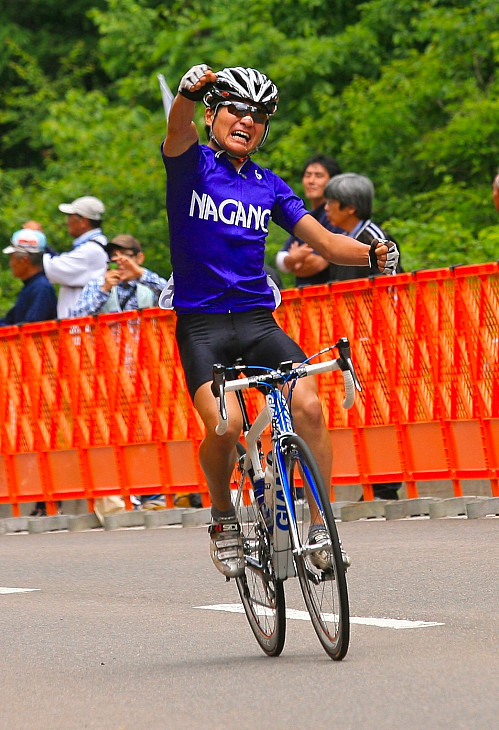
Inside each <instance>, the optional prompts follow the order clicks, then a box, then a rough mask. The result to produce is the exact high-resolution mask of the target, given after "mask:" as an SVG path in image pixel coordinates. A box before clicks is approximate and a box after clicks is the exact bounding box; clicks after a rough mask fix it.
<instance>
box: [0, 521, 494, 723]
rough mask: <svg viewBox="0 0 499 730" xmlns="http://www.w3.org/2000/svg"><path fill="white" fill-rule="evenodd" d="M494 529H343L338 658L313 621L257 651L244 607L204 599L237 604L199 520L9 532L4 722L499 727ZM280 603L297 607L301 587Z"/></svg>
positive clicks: (485, 524) (0, 548) (1, 592)
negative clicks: (275, 647)
mask: <svg viewBox="0 0 499 730" xmlns="http://www.w3.org/2000/svg"><path fill="white" fill-rule="evenodd" d="M498 528H499V520H498V519H495V518H487V519H479V520H465V519H452V518H450V519H442V520H429V519H413V520H400V521H390V522H385V521H384V520H380V521H378V520H371V521H362V522H349V523H345V524H340V525H339V529H340V534H341V536H342V538H343V542H344V543H345V545H346V546H347V549H348V552H349V553H350V554H351V556H352V558H353V565H352V567H351V568H350V570H349V573H348V578H349V590H350V600H351V613H352V616H353V617H355V619H354V623H353V625H352V638H351V645H350V650H349V653H348V655H347V657H346V659H345V660H344V661H343V662H332V661H331V660H330V659H329V658H328V657H327V656H326V654H325V653H324V652H323V650H322V648H321V646H320V644H319V642H318V640H317V639H316V637H315V634H314V632H313V629H312V626H311V624H310V623H309V622H308V621H305V620H296V619H290V620H289V621H288V632H287V639H286V646H285V647H284V652H283V654H282V655H281V657H279V658H268V657H266V656H265V655H264V654H263V653H262V652H261V650H260V649H259V647H258V646H257V644H256V642H255V640H254V639H253V636H252V634H251V632H250V629H249V626H248V625H247V622H246V618H245V617H244V615H242V614H238V613H232V612H228V611H225V610H210V609H206V608H200V607H201V606H208V607H214V606H220V605H224V604H230V605H233V604H237V603H238V602H239V601H238V595H237V589H236V587H235V585H234V584H233V583H232V582H231V583H225V582H224V579H223V578H222V576H220V575H219V574H218V573H217V571H216V570H215V569H214V568H213V566H212V565H211V561H210V558H209V553H208V536H207V533H206V529H205V528H203V529H201V528H190V529H188V528H178V527H173V528H162V529H155V530H152V529H151V530H145V529H127V530H119V531H114V532H104V531H101V530H93V531H89V532H81V533H67V532H59V533H49V534H40V535H28V534H19V535H4V536H2V537H0V632H1V643H2V651H1V661H0V728H1V730H4V729H9V730H10V728H13V729H15V730H25V729H26V730H28V729H29V730H35V729H36V730H39V729H43V730H58V729H59V728H60V729H61V730H73V729H75V730H76V729H80V728H103V729H106V730H107V729H112V730H125V729H126V730H128V729H130V730H131V729H132V728H133V729H135V728H140V730H163V729H168V730H170V729H172V730H176V729H177V728H182V729H188V730H190V728H193V729H194V728H195V729H196V730H197V729H198V728H217V729H218V728H229V727H233V728H238V730H246V729H248V730H250V728H251V730H255V729H256V730H267V728H269V729H270V728H273V729H276V730H281V729H282V730H284V729H286V730H287V729H288V728H293V729H295V728H297V729H301V728H306V729H307V730H309V729H310V730H311V729H312V728H313V729H314V730H322V729H324V730H329V728H334V729H335V730H347V729H349V730H350V729H352V730H357V728H369V729H371V728H374V729H375V730H378V729H379V730H385V729H390V730H391V729H395V728H396V729H397V730H398V729H399V728H400V729H401V728H403V729H404V730H419V729H424V730H436V729H440V728H445V729H448V728H449V729H450V728H452V730H461V729H463V730H470V729H475V728H477V729H480V730H488V729H490V730H492V728H494V730H495V728H497V727H498V717H499V699H498V698H499V685H498V677H499V658H498V650H497V646H498V639H499V631H498V609H499V600H498V597H499V595H498V594H499V589H498V580H497V575H498V571H497V565H498V552H499V551H498ZM13 588H17V589H19V588H25V589H36V590H30V591H27V592H6V589H13ZM286 597H287V604H288V607H290V608H294V609H297V610H299V611H303V610H304V604H303V601H302V598H301V595H300V594H299V586H298V583H297V581H295V580H292V581H288V583H287V585H286ZM369 617H374V618H384V619H391V620H393V619H405V620H407V621H411V622H427V623H430V624H436V625H427V626H422V627H418V624H416V623H414V624H413V623H411V624H408V625H409V626H410V628H394V627H392V625H393V626H398V625H400V624H395V623H394V622H393V621H391V622H390V621H389V622H388V625H387V626H378V625H372V622H371V623H370V622H365V621H364V622H361V621H360V619H367V618H369Z"/></svg>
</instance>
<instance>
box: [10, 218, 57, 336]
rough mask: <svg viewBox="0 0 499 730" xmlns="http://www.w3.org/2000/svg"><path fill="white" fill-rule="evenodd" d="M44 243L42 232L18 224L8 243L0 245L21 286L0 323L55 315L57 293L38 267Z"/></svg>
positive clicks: (47, 317)
mask: <svg viewBox="0 0 499 730" xmlns="http://www.w3.org/2000/svg"><path fill="white" fill-rule="evenodd" d="M46 247H47V239H46V238H45V234H44V233H42V232H41V231H35V230H30V229H27V228H22V229H21V230H19V231H16V232H15V233H14V234H13V235H12V238H11V239H10V246H7V248H4V249H3V252H4V253H5V254H8V255H9V256H10V259H9V264H10V268H11V271H12V274H13V276H15V277H16V278H17V279H21V280H22V282H23V288H22V289H21V291H20V292H19V294H18V295H17V300H16V303H15V304H14V306H13V307H12V308H11V309H9V311H8V312H7V314H6V315H5V317H2V318H0V327H8V326H9V325H13V324H21V323H23V322H41V321H43V320H47V319H56V317H57V296H56V293H55V289H54V287H53V286H52V284H51V283H50V282H49V281H48V279H47V277H46V276H45V274H44V273H43V268H42V257H43V255H44V253H43V252H44V251H45V249H46Z"/></svg>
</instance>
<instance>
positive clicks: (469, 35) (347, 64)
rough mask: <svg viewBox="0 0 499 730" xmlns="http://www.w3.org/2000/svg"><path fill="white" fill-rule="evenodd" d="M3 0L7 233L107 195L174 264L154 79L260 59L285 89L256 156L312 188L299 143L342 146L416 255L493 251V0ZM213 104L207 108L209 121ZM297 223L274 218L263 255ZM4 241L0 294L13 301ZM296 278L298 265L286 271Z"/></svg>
mask: <svg viewBox="0 0 499 730" xmlns="http://www.w3.org/2000/svg"><path fill="white" fill-rule="evenodd" d="M7 6H8V7H2V9H0V21H1V22H0V42H1V44H2V49H3V52H2V55H1V57H0V79H1V80H0V89H1V92H2V108H1V110H0V185H1V189H2V193H3V195H2V206H1V209H0V234H1V236H2V239H3V240H4V241H6V240H8V237H9V236H10V234H11V233H12V231H13V230H15V229H16V228H18V227H19V225H21V223H22V222H23V220H26V219H28V218H35V219H39V220H41V222H42V223H43V225H44V228H45V230H46V232H47V235H48V237H49V240H50V242H51V243H52V244H53V245H55V246H56V248H58V249H59V250H64V249H67V248H68V247H69V245H70V240H69V239H68V236H67V232H66V227H65V220H64V216H63V215H62V214H60V213H59V212H58V210H57V206H58V204H59V203H60V202H63V201H68V200H72V199H73V198H74V197H76V196H78V195H83V194H94V195H97V196H99V197H101V198H102V199H103V200H104V202H105V204H106V207H107V216H106V220H105V230H106V232H107V233H108V235H110V236H113V235H116V234H117V233H120V232H121V233H122V232H128V233H132V234H133V235H135V236H137V238H139V240H141V241H142V242H143V243H144V246H145V249H146V256H147V263H148V264H149V265H150V266H151V268H153V269H155V270H158V271H160V272H161V273H163V274H164V275H166V274H168V273H169V271H170V264H169V254H168V227H167V222H166V217H165V212H164V184H165V180H164V177H165V176H164V171H163V168H162V164H161V159H160V156H159V144H160V142H161V139H162V136H163V135H164V130H165V120H164V116H163V109H162V105H161V97H160V93H159V87H158V82H157V74H158V73H163V74H164V75H165V77H166V79H167V81H168V83H169V85H170V87H171V88H172V90H173V91H175V89H176V86H177V83H178V79H179V78H180V77H181V76H182V74H183V73H184V72H185V70H186V69H187V68H189V66H191V65H192V64H193V63H199V62H203V61H204V62H206V63H209V64H210V65H211V66H212V67H213V68H214V69H215V70H216V69H218V68H221V67H223V66H227V65H249V66H255V67H257V68H261V69H262V70H264V71H265V72H267V73H268V74H269V75H270V76H271V78H273V80H275V82H276V83H277V84H278V86H279V88H280V91H281V100H280V104H279V111H278V114H277V115H276V117H275V118H274V119H273V120H272V123H271V132H270V137H269V140H268V143H267V145H266V147H265V148H264V149H263V150H262V151H261V152H260V153H259V155H258V161H259V162H260V164H262V165H263V166H269V167H271V168H272V169H274V170H275V171H276V172H277V173H279V174H281V175H282V176H283V177H284V178H285V179H286V180H287V181H288V182H289V183H290V184H291V185H292V186H293V187H294V188H295V189H296V190H297V192H298V193H301V192H302V191H301V186H300V175H301V169H302V166H303V163H304V161H305V159H306V158H307V157H308V156H309V155H310V154H312V153H314V152H324V153H328V154H332V155H334V156H336V157H337V159H338V161H339V162H340V164H341V166H342V168H343V169H344V170H351V171H355V172H360V173H363V174H367V175H368V176H369V177H371V178H372V180H373V182H374V184H375V188H376V201H375V209H374V218H375V219H376V220H377V221H378V222H380V223H382V224H383V223H385V224H386V226H387V227H388V229H389V230H390V231H391V232H392V234H393V235H394V236H395V237H396V238H397V240H398V241H399V242H400V245H401V249H402V251H403V263H404V267H405V268H406V270H411V269H417V268H423V267H432V268H435V267H441V266H449V265H453V264H457V263H470V262H481V261H487V260H494V259H496V258H497V251H498V250H499V247H498V243H499V240H498V239H499V224H498V223H499V221H498V218H497V214H496V211H495V209H494V208H493V205H492V201H491V182H492V179H493V176H494V173H495V171H496V169H497V167H498V166H499V93H498V92H499V80H498V76H497V66H498V60H499V11H498V8H497V0H406V1H405V2H401V1H400V0H365V1H364V2H357V1H356V0H348V1H347V0H254V1H253V2H251V3H247V4H246V6H245V7H244V11H242V10H240V11H239V12H236V11H235V10H234V5H233V4H232V5H231V4H228V3H226V1H225V0H223V1H222V0H212V2H211V3H210V4H209V5H208V6H207V5H206V4H205V3H202V2H201V0H163V2H158V1H154V0H93V2H92V3H91V5H90V6H89V4H88V3H85V2H83V0H69V1H68V2H66V3H61V1H60V0H45V2H44V3H40V2H39V0H27V1H26V2H24V3H21V4H19V3H17V4H16V3H8V4H7ZM202 112H203V109H202V105H199V109H198V121H199V122H200V123H202ZM285 238H286V234H285V233H284V232H283V231H281V230H280V229H279V228H277V227H276V226H271V230H270V234H269V242H268V255H267V258H268V262H269V263H273V262H274V260H275V253H276V252H277V251H278V250H279V248H280V246H281V245H282V242H283V241H284V240H285ZM6 258H7V257H4V259H5V260H4V261H3V266H2V269H3V270H2V271H0V307H2V310H3V311H4V310H5V309H6V308H8V305H9V301H10V303H12V301H13V298H14V297H15V293H16V291H17V288H16V287H18V282H16V281H12V276H11V274H10V272H9V271H8V268H7V261H6ZM287 283H288V284H290V283H291V282H290V281H287Z"/></svg>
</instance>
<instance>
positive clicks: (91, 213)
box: [59, 195, 106, 221]
mask: <svg viewBox="0 0 499 730" xmlns="http://www.w3.org/2000/svg"><path fill="white" fill-rule="evenodd" d="M59 210H60V211H61V213H66V214H67V215H81V216H82V218H88V219H89V220H91V221H100V220H101V218H102V216H103V215H104V211H105V210H106V208H105V207H104V203H103V202H102V200H99V198H94V196H93V195H84V196H83V198H76V200H73V202H72V203H61V205H60V206H59Z"/></svg>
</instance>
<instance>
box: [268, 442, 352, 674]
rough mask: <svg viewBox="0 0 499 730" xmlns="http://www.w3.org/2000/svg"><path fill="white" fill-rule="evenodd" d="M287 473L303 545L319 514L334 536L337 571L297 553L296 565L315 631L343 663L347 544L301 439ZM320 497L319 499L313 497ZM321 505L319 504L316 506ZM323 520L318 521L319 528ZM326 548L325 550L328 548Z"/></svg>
mask: <svg viewBox="0 0 499 730" xmlns="http://www.w3.org/2000/svg"><path fill="white" fill-rule="evenodd" d="M282 449H283V455H284V463H285V466H286V473H287V477H288V480H289V484H290V486H291V494H292V496H293V503H294V509H295V516H296V522H297V528H298V536H299V541H300V545H301V546H307V545H308V534H309V528H310V525H311V517H310V515H311V514H312V515H313V510H314V509H318V510H319V512H320V513H321V514H322V516H323V522H324V529H325V531H326V533H327V535H328V538H329V543H330V545H329V546H327V547H326V548H325V549H326V552H328V553H329V556H330V563H331V566H332V567H331V568H329V569H328V570H326V571H323V570H320V569H319V568H317V567H316V566H315V565H314V564H313V563H312V562H311V553H307V552H305V553H299V554H295V566H296V573H297V576H298V580H299V582H300V587H301V590H302V593H303V598H304V600H305V604H306V606H307V609H308V612H309V614H310V619H311V621H312V625H313V627H314V629H315V632H316V634H317V636H318V638H319V641H320V642H321V644H322V646H323V648H324V650H325V651H326V653H327V654H328V655H329V656H330V657H331V659H333V660H335V661H340V660H341V659H343V657H344V656H345V655H346V653H347V651H348V645H349V642H350V614H349V605H348V589H347V582H346V576H345V567H344V565H343V559H342V554H341V544H340V541H339V537H338V531H337V529H336V523H335V521H334V517H333V512H332V509H331V504H330V501H329V494H328V492H327V490H326V487H325V485H324V481H323V479H322V476H321V474H320V472H319V468H318V466H317V463H316V461H315V458H314V457H313V455H312V452H311V451H310V449H309V447H308V446H307V444H306V443H305V441H303V439H302V438H300V437H299V436H297V435H296V434H293V435H290V436H288V437H286V439H284V440H283V442H282ZM297 474H299V475H300V476H301V480H302V484H303V487H304V493H305V495H306V497H307V499H305V500H303V499H296V489H297V488H301V486H302V485H298V486H296V485H295V482H296V476H297ZM311 485H313V486H315V490H313V488H312V486H311ZM314 491H315V494H316V495H317V498H314V496H313V492H314ZM314 503H316V504H314ZM316 522H317V520H316V519H314V523H316ZM323 549H324V548H323Z"/></svg>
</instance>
